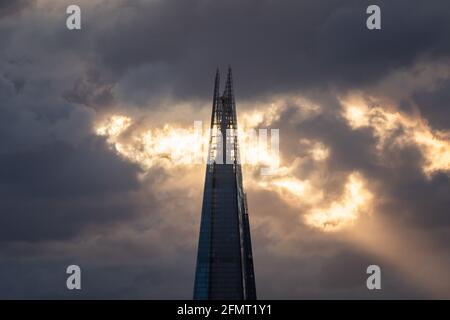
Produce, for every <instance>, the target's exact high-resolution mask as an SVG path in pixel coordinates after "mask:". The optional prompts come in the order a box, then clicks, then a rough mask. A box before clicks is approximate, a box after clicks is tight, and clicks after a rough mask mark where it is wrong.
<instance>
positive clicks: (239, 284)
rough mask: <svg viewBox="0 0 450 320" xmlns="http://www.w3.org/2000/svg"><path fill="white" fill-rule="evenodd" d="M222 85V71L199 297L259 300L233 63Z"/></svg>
mask: <svg viewBox="0 0 450 320" xmlns="http://www.w3.org/2000/svg"><path fill="white" fill-rule="evenodd" d="M219 87H220V74H219V70H217V74H216V79H215V84H214V95H213V106H212V116H211V134H210V139H209V150H208V163H207V165H206V176H205V188H204V193H203V207H202V216H201V224H200V237H199V242H198V254H197V268H196V273H195V285H194V299H236V300H241V299H244V300H247V299H256V288H255V276H254V271H253V256H252V245H251V239H250V226H249V219H248V209H247V198H246V194H245V193H244V188H243V185H242V170H241V164H240V159H239V144H238V136H237V117H236V104H235V101H234V93H233V78H232V72H231V68H230V69H229V70H228V76H227V82H226V85H225V91H224V93H223V94H222V95H220V94H219V90H220V88H219Z"/></svg>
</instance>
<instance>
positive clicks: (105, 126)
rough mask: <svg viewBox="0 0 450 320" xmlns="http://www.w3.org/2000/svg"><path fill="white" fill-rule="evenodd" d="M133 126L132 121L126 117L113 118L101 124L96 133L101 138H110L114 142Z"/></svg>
mask: <svg viewBox="0 0 450 320" xmlns="http://www.w3.org/2000/svg"><path fill="white" fill-rule="evenodd" d="M130 124H131V119H130V118H128V117H125V116H117V115H115V116H112V117H110V118H108V119H107V120H106V121H105V122H103V123H102V124H100V125H99V126H98V127H97V128H96V130H95V132H96V133H97V134H98V135H100V136H108V137H109V138H111V139H112V140H114V139H115V138H117V137H118V136H119V135H120V134H121V133H123V132H124V131H125V130H126V129H127V128H128V127H129V126H130Z"/></svg>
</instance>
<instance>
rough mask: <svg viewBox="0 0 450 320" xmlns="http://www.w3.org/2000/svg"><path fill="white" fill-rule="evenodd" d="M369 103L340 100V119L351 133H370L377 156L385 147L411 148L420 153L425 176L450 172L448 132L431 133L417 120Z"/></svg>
mask: <svg viewBox="0 0 450 320" xmlns="http://www.w3.org/2000/svg"><path fill="white" fill-rule="evenodd" d="M371 99H372V100H373V98H363V97H361V96H358V95H356V96H350V97H348V98H346V99H343V100H342V101H341V103H342V105H343V112H342V115H343V117H344V118H345V119H346V120H347V122H348V124H349V125H350V126H351V127H352V128H353V129H358V128H362V127H369V128H371V129H373V132H374V135H375V137H376V138H377V139H378V142H377V149H378V152H379V155H380V156H382V154H383V150H384V148H386V147H392V146H393V147H397V148H402V147H405V146H408V145H413V146H417V147H418V149H419V150H420V152H421V153H422V156H423V158H424V163H423V165H422V170H423V172H424V173H425V175H427V176H428V177H431V175H432V174H434V173H436V172H438V171H447V172H448V171H449V170H450V131H439V130H433V129H432V128H431V127H430V126H429V124H428V123H427V122H426V121H425V120H424V119H422V118H421V117H420V116H410V115H407V114H405V113H402V112H399V111H395V109H394V108H391V109H393V110H389V109H385V108H382V107H380V106H379V103H377V104H376V103H374V101H370V100H371ZM369 104H372V106H369ZM388 144H389V145H388Z"/></svg>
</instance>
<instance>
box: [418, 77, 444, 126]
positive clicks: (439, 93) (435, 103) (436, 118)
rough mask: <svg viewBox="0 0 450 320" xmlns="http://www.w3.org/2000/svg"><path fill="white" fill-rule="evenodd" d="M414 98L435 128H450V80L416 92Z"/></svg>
mask: <svg viewBox="0 0 450 320" xmlns="http://www.w3.org/2000/svg"><path fill="white" fill-rule="evenodd" d="M413 100H414V102H415V103H416V104H417V105H418V107H419V109H420V112H421V113H422V115H423V116H424V117H425V118H426V119H427V120H428V121H429V122H430V124H431V125H432V126H433V127H434V128H436V129H448V128H450V80H445V81H442V82H441V83H439V84H438V86H437V87H436V88H434V89H431V90H426V91H425V90H424V91H421V92H416V93H415V94H414V95H413Z"/></svg>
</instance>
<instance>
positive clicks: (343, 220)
mask: <svg viewBox="0 0 450 320" xmlns="http://www.w3.org/2000/svg"><path fill="white" fill-rule="evenodd" d="M372 197H373V196H372V194H371V192H370V191H369V190H368V189H367V188H366V186H365V182H364V180H363V178H362V176H361V175H360V174H359V173H357V172H354V173H352V174H350V176H349V177H348V179H347V182H346V184H345V187H344V194H343V195H342V197H341V198H340V199H339V200H337V201H334V202H332V203H331V204H330V205H329V206H328V207H326V208H321V209H313V210H311V212H310V213H309V214H307V215H306V217H305V221H306V223H307V224H309V225H310V226H312V227H315V228H319V229H321V230H324V231H336V230H339V229H342V228H343V227H346V226H349V225H352V224H354V222H355V221H356V219H357V218H358V217H359V216H360V215H361V214H363V213H367V212H369V208H370V203H371V200H372Z"/></svg>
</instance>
